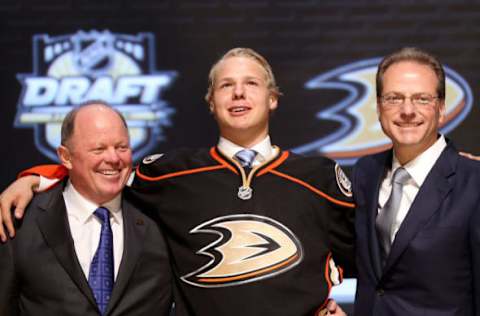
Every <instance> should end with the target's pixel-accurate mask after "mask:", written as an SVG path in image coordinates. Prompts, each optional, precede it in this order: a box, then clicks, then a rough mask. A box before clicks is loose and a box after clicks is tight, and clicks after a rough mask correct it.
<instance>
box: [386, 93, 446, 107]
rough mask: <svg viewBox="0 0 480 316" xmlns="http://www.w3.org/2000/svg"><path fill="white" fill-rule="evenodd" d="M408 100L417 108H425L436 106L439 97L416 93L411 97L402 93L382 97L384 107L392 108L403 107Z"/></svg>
mask: <svg viewBox="0 0 480 316" xmlns="http://www.w3.org/2000/svg"><path fill="white" fill-rule="evenodd" d="M407 99H410V102H411V103H412V104H413V105H415V106H418V107H422V106H423V107H424V106H430V105H433V104H435V102H436V101H437V100H438V97H437V96H433V95H431V94H428V93H415V94H412V95H411V96H409V97H407V96H406V95H404V94H401V93H389V94H386V95H382V96H381V97H380V100H381V101H382V105H384V106H391V107H398V106H402V105H404V104H405V100H407Z"/></svg>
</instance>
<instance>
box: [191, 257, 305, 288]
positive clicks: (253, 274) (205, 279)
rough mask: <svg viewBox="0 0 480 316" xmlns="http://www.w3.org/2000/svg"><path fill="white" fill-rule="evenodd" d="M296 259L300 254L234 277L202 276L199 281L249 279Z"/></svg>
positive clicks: (216, 281) (212, 281)
mask: <svg viewBox="0 0 480 316" xmlns="http://www.w3.org/2000/svg"><path fill="white" fill-rule="evenodd" d="M296 260H298V254H295V255H293V256H292V257H290V258H289V259H287V260H286V261H284V262H281V263H279V264H276V265H273V266H271V267H268V268H265V269H261V270H258V271H255V272H250V273H245V274H242V275H238V276H234V277H228V278H208V279H207V278H202V279H198V281H201V282H205V283H223V282H229V281H236V280H243V279H247V278H250V277H254V276H257V275H262V274H265V273H267V272H270V271H273V270H276V269H278V268H281V267H283V266H286V265H288V264H289V263H290V262H292V261H296Z"/></svg>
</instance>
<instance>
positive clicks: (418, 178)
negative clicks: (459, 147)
mask: <svg viewBox="0 0 480 316" xmlns="http://www.w3.org/2000/svg"><path fill="white" fill-rule="evenodd" d="M445 147H447V142H446V140H445V137H444V136H443V135H440V137H439V138H438V139H437V141H436V142H435V143H434V144H433V145H432V146H430V147H429V148H428V149H427V150H425V151H424V152H423V153H421V154H420V155H418V156H417V157H416V158H415V159H413V160H411V161H409V162H408V163H406V164H405V165H404V166H403V167H404V168H405V169H406V170H407V171H408V173H409V174H410V176H411V177H412V179H413V181H414V182H415V184H416V185H417V186H418V187H420V186H422V184H423V182H424V181H425V179H426V178H427V176H428V173H429V172H430V170H431V169H432V168H433V165H434V164H435V162H436V161H437V159H438V158H439V157H440V155H441V154H442V152H443V150H444V149H445ZM399 167H400V162H399V161H398V159H397V157H396V156H395V155H393V163H392V173H390V176H391V175H392V174H393V172H394V171H395V170H397V168H399Z"/></svg>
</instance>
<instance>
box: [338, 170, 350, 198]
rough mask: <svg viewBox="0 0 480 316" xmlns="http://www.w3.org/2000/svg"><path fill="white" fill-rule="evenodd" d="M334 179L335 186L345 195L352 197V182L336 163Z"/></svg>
mask: <svg viewBox="0 0 480 316" xmlns="http://www.w3.org/2000/svg"><path fill="white" fill-rule="evenodd" d="M335 179H336V180H337V186H338V188H339V189H340V191H341V192H342V193H343V194H344V195H345V196H347V197H352V182H351V181H350V179H348V177H347V175H346V174H345V172H343V170H342V168H341V167H340V165H339V164H338V163H337V164H335Z"/></svg>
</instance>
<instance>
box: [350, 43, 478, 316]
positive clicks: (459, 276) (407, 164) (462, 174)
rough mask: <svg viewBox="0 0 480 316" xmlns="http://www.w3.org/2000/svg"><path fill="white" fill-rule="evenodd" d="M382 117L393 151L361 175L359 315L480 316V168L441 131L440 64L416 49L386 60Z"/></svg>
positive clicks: (362, 167)
mask: <svg viewBox="0 0 480 316" xmlns="http://www.w3.org/2000/svg"><path fill="white" fill-rule="evenodd" d="M377 111H378V114H379V119H380V123H381V126H382V129H383V131H384V132H385V134H386V135H387V136H388V137H389V138H390V139H391V140H392V143H393V149H392V150H388V151H386V152H382V153H380V154H376V155H372V156H368V157H365V158H363V159H361V160H360V161H359V162H358V163H357V165H356V167H355V170H354V176H353V183H354V186H353V191H354V197H355V201H356V205H357V210H356V236H357V264H358V273H359V275H358V287H357V296H356V302H355V314H356V315H359V316H365V315H369V316H370V315H374V316H377V315H378V316H380V315H388V316H395V315H409V316H415V315H419V316H420V315H422V316H440V315H442V316H454V315H456V316H469V315H480V292H479V291H480V194H478V188H479V187H480V164H479V163H478V162H475V161H473V160H469V159H467V158H464V157H461V156H459V155H458V153H457V151H456V149H455V147H454V146H453V144H452V142H451V141H448V140H446V139H445V137H444V136H443V135H440V134H439V132H438V129H439V127H440V126H441V124H442V123H443V122H444V121H445V120H446V114H445V74H444V70H443V68H442V66H441V64H440V63H439V62H438V61H437V59H436V58H435V57H433V56H432V55H430V54H428V53H426V52H424V51H422V50H419V49H416V48H405V49H402V50H400V51H397V52H395V53H393V54H392V55H390V56H387V57H386V58H385V59H384V60H383V61H382V62H381V63H380V66H379V70H378V74H377Z"/></svg>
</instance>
